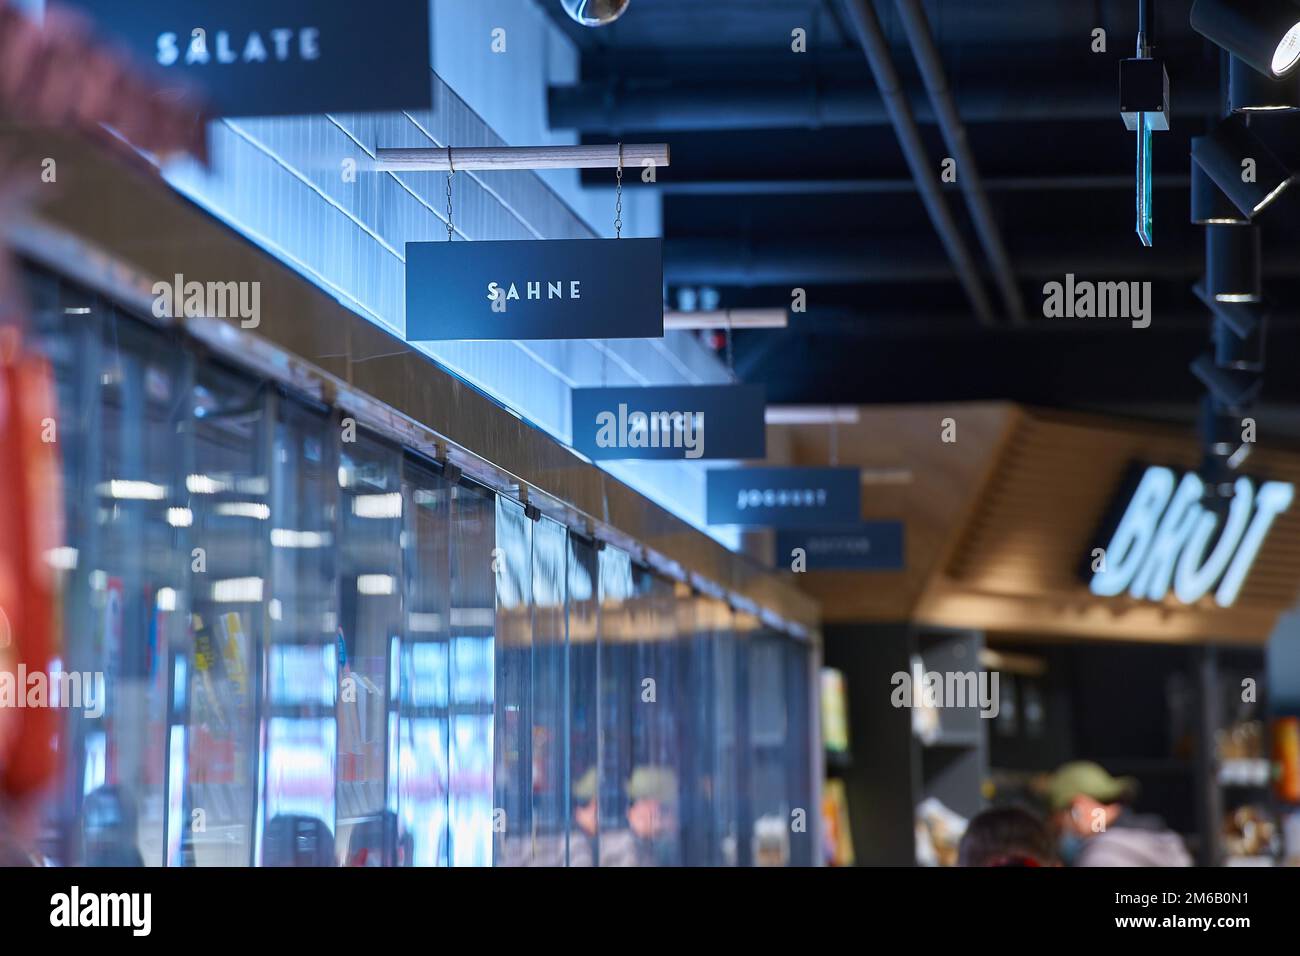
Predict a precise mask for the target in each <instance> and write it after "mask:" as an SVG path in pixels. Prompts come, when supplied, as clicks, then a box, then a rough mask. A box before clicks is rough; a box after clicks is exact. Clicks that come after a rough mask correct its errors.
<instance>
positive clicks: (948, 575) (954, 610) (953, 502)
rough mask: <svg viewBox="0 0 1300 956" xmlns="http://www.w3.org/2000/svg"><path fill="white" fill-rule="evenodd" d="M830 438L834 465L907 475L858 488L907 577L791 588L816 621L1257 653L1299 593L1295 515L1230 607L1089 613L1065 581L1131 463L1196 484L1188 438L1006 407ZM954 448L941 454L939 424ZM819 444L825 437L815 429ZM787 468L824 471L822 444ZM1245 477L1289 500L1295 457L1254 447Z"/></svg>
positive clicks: (933, 411) (882, 420) (956, 410)
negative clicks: (1161, 468) (897, 546)
mask: <svg viewBox="0 0 1300 956" xmlns="http://www.w3.org/2000/svg"><path fill="white" fill-rule="evenodd" d="M861 415H862V420H861V422H860V423H859V425H857V426H853V427H852V428H848V429H846V428H844V427H843V426H841V430H840V434H839V441H838V450H839V457H840V461H841V463H843V464H861V465H863V466H864V467H869V468H870V467H882V466H885V465H889V466H893V467H896V468H902V469H905V470H908V471H910V472H911V474H912V480H911V481H910V482H908V483H906V484H902V485H896V486H888V485H886V486H881V487H878V488H877V487H873V486H872V485H870V484H867V485H865V486H864V489H863V491H864V495H863V498H864V506H863V516H864V518H868V519H871V518H902V519H903V520H904V521H905V522H906V524H907V542H906V550H907V568H906V570H905V571H903V572H899V573H890V574H876V573H861V572H852V573H850V572H842V573H835V574H831V573H816V574H815V573H808V574H804V575H798V576H797V577H798V579H799V583H800V584H801V585H803V586H804V588H805V589H806V590H808V591H809V592H810V593H812V594H813V595H814V596H816V597H817V598H818V599H819V600H820V601H821V602H822V605H823V614H824V617H825V619H826V620H827V621H887V620H888V621H901V620H908V619H911V620H915V621H918V622H920V623H925V624H931V625H939V626H948V627H971V628H980V629H984V630H987V631H991V632H998V633H1006V634H1014V635H1019V636H1022V637H1035V636H1039V637H1043V638H1050V639H1058V640H1059V639H1067V640H1068V639H1076V638H1102V639H1121V640H1143V641H1173V642H1207V641H1221V642H1227V643H1234V642H1245V643H1257V642H1261V641H1264V640H1266V639H1267V637H1268V635H1269V633H1270V632H1271V631H1272V629H1273V626H1274V624H1275V622H1276V619H1277V617H1278V615H1279V614H1280V613H1281V612H1282V611H1284V610H1286V609H1288V608H1290V607H1291V606H1292V605H1293V604H1294V603H1295V601H1296V597H1297V590H1298V589H1300V503H1297V504H1296V505H1293V506H1292V508H1291V509H1290V510H1289V511H1287V512H1285V513H1283V514H1282V515H1280V516H1279V517H1278V518H1277V520H1276V521H1275V522H1274V524H1273V527H1272V529H1271V531H1270V533H1269V535H1268V537H1267V538H1266V539H1265V543H1264V546H1263V548H1262V549H1261V551H1260V554H1259V557H1258V559H1257V561H1256V563H1255V566H1254V568H1253V570H1252V571H1251V573H1250V575H1249V576H1248V577H1247V579H1246V582H1245V585H1244V586H1243V588H1242V590H1241V594H1240V596H1239V597H1238V599H1237V602H1236V604H1235V605H1234V606H1233V607H1231V608H1220V607H1218V606H1216V605H1215V604H1214V602H1213V598H1212V597H1211V596H1207V597H1206V598H1204V599H1202V601H1201V602H1199V603H1198V604H1197V605H1194V606H1191V607H1188V606H1184V605H1180V604H1178V603H1177V601H1176V600H1175V599H1174V598H1173V596H1172V595H1170V597H1169V598H1167V599H1166V600H1165V601H1164V602H1162V603H1155V602H1150V601H1136V600H1132V599H1130V598H1127V597H1119V598H1098V597H1095V596H1094V595H1092V594H1091V593H1090V592H1089V591H1088V589H1087V587H1086V585H1085V583H1084V581H1083V579H1082V578H1081V577H1080V575H1079V567H1080V565H1081V562H1082V561H1083V558H1084V557H1085V556H1086V555H1088V554H1090V552H1091V551H1092V549H1093V548H1094V547H1102V546H1104V545H1105V544H1106V543H1107V542H1106V541H1102V540H1097V539H1098V537H1099V535H1100V533H1101V532H1102V531H1103V530H1104V529H1103V528H1102V527H1101V525H1102V521H1103V519H1104V518H1105V516H1106V515H1107V514H1108V512H1109V511H1110V509H1112V508H1113V507H1114V506H1115V504H1116V498H1117V496H1118V495H1120V494H1121V490H1122V488H1121V486H1122V485H1123V483H1124V480H1125V478H1126V477H1127V475H1128V473H1129V469H1130V467H1131V466H1132V465H1133V464H1135V463H1146V464H1161V465H1168V466H1171V467H1173V468H1175V469H1176V470H1177V469H1180V468H1181V469H1194V468H1195V467H1196V466H1197V464H1198V462H1199V457H1200V452H1199V445H1198V442H1197V440H1196V437H1195V436H1194V435H1193V434H1191V432H1190V431H1189V430H1185V429H1176V428H1170V427H1164V426H1159V425H1149V424H1145V423H1140V424H1139V423H1129V422H1123V421H1118V420H1111V419H1104V418H1099V417H1095V416H1082V415H1071V414H1062V413H1055V412H1041V411H1033V410H1025V409H1020V408H1017V407H1014V406H1010V405H950V406H924V407H918V408H912V407H908V408H897V407H896V408H879V407H877V408H864V409H862V410H861ZM943 417H952V418H954V419H955V420H956V421H957V423H958V439H957V441H956V442H955V443H953V444H944V443H942V442H940V441H939V438H938V427H939V426H938V421H939V420H940V419H941V418H943ZM824 431H827V432H829V429H825V430H824ZM796 450H797V459H798V461H799V462H800V463H806V464H812V463H821V464H824V463H825V462H826V461H827V460H828V459H827V457H826V455H827V452H828V450H829V447H828V442H827V441H826V439H825V438H824V437H821V438H813V439H801V440H800V441H799V442H798V444H797V449H796ZM1244 470H1245V472H1246V473H1247V474H1249V475H1251V476H1252V477H1255V478H1258V479H1264V480H1266V479H1278V480H1283V481H1290V482H1293V483H1295V484H1297V485H1300V452H1298V451H1297V450H1295V449H1291V448H1280V447H1276V446H1273V447H1270V445H1269V442H1268V440H1267V436H1266V435H1262V436H1261V443H1260V447H1259V448H1258V449H1257V450H1256V451H1255V452H1254V454H1252V455H1251V457H1250V458H1249V460H1248V462H1247V465H1246V467H1245V469H1244Z"/></svg>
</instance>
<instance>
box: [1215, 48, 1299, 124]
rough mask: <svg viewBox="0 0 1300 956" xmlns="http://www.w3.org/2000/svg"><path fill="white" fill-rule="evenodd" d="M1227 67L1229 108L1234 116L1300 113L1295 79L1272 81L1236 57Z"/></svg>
mask: <svg viewBox="0 0 1300 956" xmlns="http://www.w3.org/2000/svg"><path fill="white" fill-rule="evenodd" d="M1230 60H1231V63H1230V65H1229V67H1228V108H1229V109H1230V110H1232V112H1234V113H1283V112H1288V111H1290V110H1300V82H1297V81H1296V79H1295V77H1289V78H1288V79H1285V80H1271V79H1269V78H1268V77H1266V76H1264V75H1263V74H1261V73H1257V72H1255V71H1254V70H1252V69H1251V68H1250V67H1249V66H1247V65H1246V64H1245V63H1244V62H1243V61H1241V60H1239V59H1238V58H1237V57H1235V56H1234V57H1231V58H1230Z"/></svg>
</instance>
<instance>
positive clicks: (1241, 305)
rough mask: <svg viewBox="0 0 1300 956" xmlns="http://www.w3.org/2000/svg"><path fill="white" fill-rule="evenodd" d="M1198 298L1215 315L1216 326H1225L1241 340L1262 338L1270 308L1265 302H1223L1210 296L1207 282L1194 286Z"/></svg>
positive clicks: (1202, 281) (1193, 289)
mask: <svg viewBox="0 0 1300 956" xmlns="http://www.w3.org/2000/svg"><path fill="white" fill-rule="evenodd" d="M1192 291H1193V292H1194V293H1196V297H1197V298H1198V299H1200V300H1201V302H1203V303H1204V304H1205V305H1206V307H1207V308H1209V310H1210V311H1211V312H1213V313H1214V319H1215V324H1216V325H1225V326H1227V328H1229V329H1231V330H1232V333H1233V334H1234V335H1236V336H1237V338H1239V339H1253V338H1261V337H1262V336H1263V331H1264V322H1265V321H1266V320H1267V319H1268V312H1269V307H1268V304H1267V303H1265V302H1221V301H1219V300H1218V299H1216V298H1214V296H1212V295H1210V292H1209V290H1208V289H1207V288H1206V287H1205V280H1203V279H1202V280H1201V281H1200V282H1198V283H1196V285H1194V286H1192Z"/></svg>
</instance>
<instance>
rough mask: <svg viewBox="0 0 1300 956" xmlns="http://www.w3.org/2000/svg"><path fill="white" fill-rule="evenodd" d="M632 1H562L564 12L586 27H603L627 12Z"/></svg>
mask: <svg viewBox="0 0 1300 956" xmlns="http://www.w3.org/2000/svg"><path fill="white" fill-rule="evenodd" d="M630 2H631V0H561V5H562V6H563V7H564V12H565V13H567V14H568V15H569V17H570V19H572V20H575V21H577V22H578V23H581V24H582V25H583V26H584V27H603V26H604V25H605V24H607V23H613V22H614V21H615V20H617V19H618V18H619V17H621V16H622V15H623V14H624V13H626V12H627V6H628V3H630Z"/></svg>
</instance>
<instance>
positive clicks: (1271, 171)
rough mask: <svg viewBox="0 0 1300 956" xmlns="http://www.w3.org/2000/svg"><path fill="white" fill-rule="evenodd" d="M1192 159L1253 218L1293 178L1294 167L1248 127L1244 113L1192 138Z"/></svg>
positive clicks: (1273, 199) (1288, 184) (1239, 207)
mask: <svg viewBox="0 0 1300 956" xmlns="http://www.w3.org/2000/svg"><path fill="white" fill-rule="evenodd" d="M1192 159H1194V160H1196V162H1197V163H1199V164H1200V166H1201V168H1202V169H1204V170H1205V172H1206V173H1208V174H1209V176H1210V178H1211V179H1213V180H1214V182H1215V185H1217V186H1218V187H1219V188H1220V189H1222V190H1223V192H1224V193H1225V194H1226V195H1227V197H1228V198H1229V199H1231V200H1232V203H1233V205H1235V206H1236V207H1237V208H1238V209H1239V210H1240V211H1241V212H1242V213H1243V214H1244V215H1245V216H1247V217H1248V218H1251V219H1253V218H1255V216H1257V215H1258V214H1259V213H1261V212H1263V211H1264V210H1265V209H1266V208H1267V207H1268V206H1269V205H1270V204H1271V203H1273V202H1274V201H1275V200H1276V199H1277V198H1278V197H1279V196H1280V195H1282V193H1283V192H1284V191H1285V190H1286V188H1287V187H1288V186H1290V185H1291V182H1292V179H1293V176H1292V173H1291V170H1290V169H1289V168H1287V166H1286V164H1284V163H1283V162H1282V160H1280V159H1278V158H1277V155H1276V154H1275V153H1274V152H1273V151H1272V150H1271V149H1269V148H1268V147H1267V146H1265V145H1264V143H1263V141H1262V140H1260V138H1259V137H1258V136H1256V135H1255V134H1254V133H1252V132H1251V131H1250V130H1249V129H1247V127H1246V124H1245V122H1244V121H1243V120H1242V118H1241V116H1230V117H1229V118H1228V119H1226V120H1224V121H1223V122H1222V123H1220V124H1219V125H1218V126H1217V127H1215V129H1214V132H1212V133H1210V135H1208V136H1197V137H1195V138H1193V140H1192Z"/></svg>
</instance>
